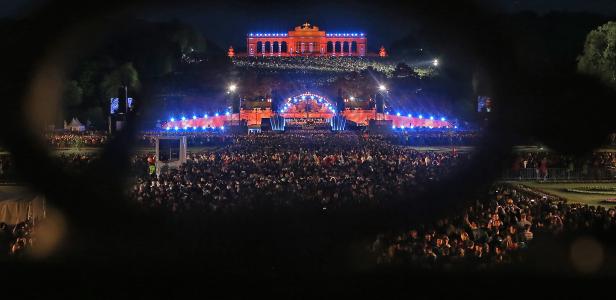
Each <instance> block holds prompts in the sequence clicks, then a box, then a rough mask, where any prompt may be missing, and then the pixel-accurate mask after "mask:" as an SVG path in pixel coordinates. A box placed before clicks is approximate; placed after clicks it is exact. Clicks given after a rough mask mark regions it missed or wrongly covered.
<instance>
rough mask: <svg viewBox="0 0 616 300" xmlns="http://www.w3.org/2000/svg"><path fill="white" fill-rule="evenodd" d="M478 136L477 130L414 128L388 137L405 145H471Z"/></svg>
mask: <svg viewBox="0 0 616 300" xmlns="http://www.w3.org/2000/svg"><path fill="white" fill-rule="evenodd" d="M479 137H480V135H479V133H478V132H477V131H457V130H456V131H452V130H415V131H400V132H396V133H395V134H392V135H390V136H388V139H389V140H390V141H391V142H392V143H394V144H398V145H406V146H452V145H453V146H473V145H476V144H477V141H478V139H479Z"/></svg>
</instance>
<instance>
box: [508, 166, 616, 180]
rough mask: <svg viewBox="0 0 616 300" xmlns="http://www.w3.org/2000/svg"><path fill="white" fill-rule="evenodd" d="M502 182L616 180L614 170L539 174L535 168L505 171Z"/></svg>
mask: <svg viewBox="0 0 616 300" xmlns="http://www.w3.org/2000/svg"><path fill="white" fill-rule="evenodd" d="M502 177H503V179H504V180H544V181H561V180H616V168H584V169H567V168H548V171H547V172H546V173H543V174H542V173H541V171H540V170H539V169H536V168H522V169H520V170H511V169H509V170H505V171H504V172H503V176H502Z"/></svg>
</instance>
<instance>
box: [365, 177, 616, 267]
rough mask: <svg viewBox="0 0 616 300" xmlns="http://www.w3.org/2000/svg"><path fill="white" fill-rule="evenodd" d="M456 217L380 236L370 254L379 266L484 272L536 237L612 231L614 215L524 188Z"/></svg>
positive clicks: (505, 190) (516, 255)
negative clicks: (463, 268)
mask: <svg viewBox="0 0 616 300" xmlns="http://www.w3.org/2000/svg"><path fill="white" fill-rule="evenodd" d="M486 200H487V201H476V203H475V204H474V205H471V206H469V207H468V208H467V209H466V210H465V211H463V212H461V213H460V214H459V215H457V216H453V217H449V218H442V219H439V220H437V221H436V222H434V223H430V224H421V225H417V226H415V227H413V228H409V230H407V231H405V232H400V233H397V234H389V235H385V234H381V235H379V236H378V237H377V239H376V240H375V242H374V244H373V245H372V247H371V250H372V251H373V253H374V254H375V256H376V259H377V262H378V263H380V264H391V265H400V264H402V265H406V264H410V265H414V266H417V267H423V268H450V267H452V266H453V267H455V266H470V267H473V268H484V267H486V266H494V265H498V264H503V263H505V264H506V263H514V262H516V261H518V260H519V259H520V258H521V256H520V255H521V253H522V252H523V251H524V249H526V248H527V247H529V245H530V244H532V242H533V239H535V238H536V237H538V236H539V235H542V236H543V235H559V234H563V233H575V232H577V233H579V232H582V233H589V232H597V231H612V232H613V231H615V230H616V210H615V209H614V208H609V209H607V208H605V207H602V206H599V207H595V206H588V205H581V204H567V203H565V202H564V201H562V200H561V199H558V198H554V197H552V196H549V195H542V194H540V193H537V192H536V191H532V190H529V189H527V188H523V187H513V186H499V187H497V188H496V191H495V192H493V193H491V195H490V196H489V198H488V199H486Z"/></svg>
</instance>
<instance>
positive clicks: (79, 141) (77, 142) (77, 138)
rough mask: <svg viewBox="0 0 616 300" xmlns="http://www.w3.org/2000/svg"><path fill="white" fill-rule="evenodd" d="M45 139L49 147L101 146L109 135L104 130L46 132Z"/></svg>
mask: <svg viewBox="0 0 616 300" xmlns="http://www.w3.org/2000/svg"><path fill="white" fill-rule="evenodd" d="M45 139H46V140H47V143H48V145H49V146H51V147H55V148H71V147H101V146H103V145H105V143H106V142H107V140H108V139H109V136H108V135H107V134H106V133H104V132H99V131H85V132H66V131H62V132H48V133H46V134H45Z"/></svg>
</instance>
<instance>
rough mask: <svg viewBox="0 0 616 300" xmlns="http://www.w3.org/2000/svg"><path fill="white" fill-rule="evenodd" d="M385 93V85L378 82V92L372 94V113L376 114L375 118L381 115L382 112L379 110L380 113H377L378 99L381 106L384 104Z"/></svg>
mask: <svg viewBox="0 0 616 300" xmlns="http://www.w3.org/2000/svg"><path fill="white" fill-rule="evenodd" d="M386 94H387V86H385V85H384V84H379V92H378V94H376V95H374V100H375V106H376V107H375V110H374V113H375V114H376V116H375V118H376V119H377V120H380V119H381V118H380V116H382V114H383V112H381V114H380V115H379V99H380V102H381V106H384V105H385V95H386Z"/></svg>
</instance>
